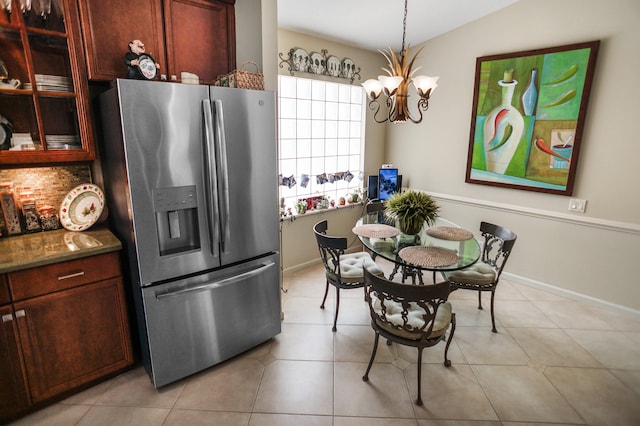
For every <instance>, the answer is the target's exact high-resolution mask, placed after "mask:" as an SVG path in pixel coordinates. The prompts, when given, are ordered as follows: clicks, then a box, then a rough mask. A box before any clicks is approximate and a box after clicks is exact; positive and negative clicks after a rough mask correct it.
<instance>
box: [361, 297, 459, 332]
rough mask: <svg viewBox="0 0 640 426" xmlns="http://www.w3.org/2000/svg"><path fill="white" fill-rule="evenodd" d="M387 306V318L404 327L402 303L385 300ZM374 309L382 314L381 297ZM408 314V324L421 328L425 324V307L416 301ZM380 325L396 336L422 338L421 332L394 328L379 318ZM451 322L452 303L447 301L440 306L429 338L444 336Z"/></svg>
mask: <svg viewBox="0 0 640 426" xmlns="http://www.w3.org/2000/svg"><path fill="white" fill-rule="evenodd" d="M371 296H372V297H374V295H373V294H372V295H371ZM384 303H385V306H386V308H387V312H386V314H387V315H386V318H387V321H389V322H390V323H392V324H394V325H397V326H399V327H402V326H403V325H404V322H403V320H402V305H401V304H400V303H398V302H394V301H392V300H385V302H384ZM373 309H374V311H375V312H376V313H377V314H378V315H380V316H382V308H381V303H380V299H378V298H376V299H375V301H374V304H373ZM407 312H408V315H407V324H408V325H410V326H411V327H413V328H415V329H420V328H421V327H423V326H424V318H423V315H424V309H423V308H421V307H420V306H418V305H417V304H415V303H411V305H410V307H409V309H408V311H407ZM376 323H377V324H378V326H380V327H381V328H383V329H385V330H386V331H388V332H389V333H391V334H394V335H396V336H400V337H404V338H405V339H410V340H418V339H420V337H421V336H420V333H419V332H410V331H407V330H398V329H396V328H393V327H392V326H391V325H389V324H385V323H383V322H381V321H379V320H377V321H376ZM449 324H451V303H449V302H445V303H443V304H442V305H440V307H439V308H438V312H437V313H436V319H435V322H434V324H433V330H432V331H431V335H430V336H429V338H436V337H439V336H442V335H444V334H445V333H446V331H447V328H449Z"/></svg>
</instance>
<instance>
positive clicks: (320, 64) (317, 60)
mask: <svg viewBox="0 0 640 426" xmlns="http://www.w3.org/2000/svg"><path fill="white" fill-rule="evenodd" d="M310 58H311V72H312V73H314V74H318V75H321V74H324V70H325V64H324V56H322V53H318V52H311V56H310Z"/></svg>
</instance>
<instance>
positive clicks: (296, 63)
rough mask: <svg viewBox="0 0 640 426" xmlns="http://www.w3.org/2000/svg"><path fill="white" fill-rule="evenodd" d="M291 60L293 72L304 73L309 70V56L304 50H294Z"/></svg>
mask: <svg viewBox="0 0 640 426" xmlns="http://www.w3.org/2000/svg"><path fill="white" fill-rule="evenodd" d="M291 60H292V61H293V69H294V70H296V71H305V72H306V71H308V70H309V54H308V53H307V51H306V50H304V49H302V48H300V47H298V48H296V49H294V50H293V55H292V57H291Z"/></svg>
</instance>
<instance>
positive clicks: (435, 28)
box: [278, 0, 519, 51]
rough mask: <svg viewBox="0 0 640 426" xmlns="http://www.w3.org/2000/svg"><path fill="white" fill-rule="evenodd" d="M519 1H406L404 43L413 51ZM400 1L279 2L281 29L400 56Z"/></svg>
mask: <svg viewBox="0 0 640 426" xmlns="http://www.w3.org/2000/svg"><path fill="white" fill-rule="evenodd" d="M517 1H519V0H409V2H408V7H407V9H408V12H407V36H406V43H407V44H409V43H410V44H412V45H414V46H415V45H418V44H420V43H423V42H425V41H427V40H430V39H432V38H434V37H437V36H439V35H441V34H444V33H446V32H449V31H451V30H453V29H455V28H458V27H460V26H463V25H465V24H467V23H469V22H472V21H475V20H476V19H479V18H482V17H483V16H486V15H489V14H491V13H493V12H495V11H497V10H499V9H502V8H504V7H507V6H509V5H511V4H513V3H516V2H517ZM403 15H404V1H403V0H278V26H279V27H280V28H284V29H288V30H292V31H296V32H300V33H303V34H308V35H312V36H317V37H320V38H324V39H327V40H331V41H337V42H340V43H344V44H348V45H351V46H356V47H359V48H363V49H367V50H374V51H375V50H378V49H387V48H388V47H389V46H390V47H391V48H392V49H394V50H395V51H399V50H400V47H401V45H402V20H403Z"/></svg>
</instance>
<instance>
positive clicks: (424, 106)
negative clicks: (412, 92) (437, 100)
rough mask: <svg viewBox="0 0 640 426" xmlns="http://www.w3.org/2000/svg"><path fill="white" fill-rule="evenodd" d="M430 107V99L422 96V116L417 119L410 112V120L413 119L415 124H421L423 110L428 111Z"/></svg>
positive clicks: (419, 103)
mask: <svg viewBox="0 0 640 426" xmlns="http://www.w3.org/2000/svg"><path fill="white" fill-rule="evenodd" d="M428 109H429V99H425V98H420V100H419V101H418V113H419V114H420V118H419V119H417V120H415V119H414V118H413V116H412V115H411V114H409V120H411V121H412V122H413V123H415V124H419V123H420V122H421V121H422V117H423V116H422V111H427V110H428Z"/></svg>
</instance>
